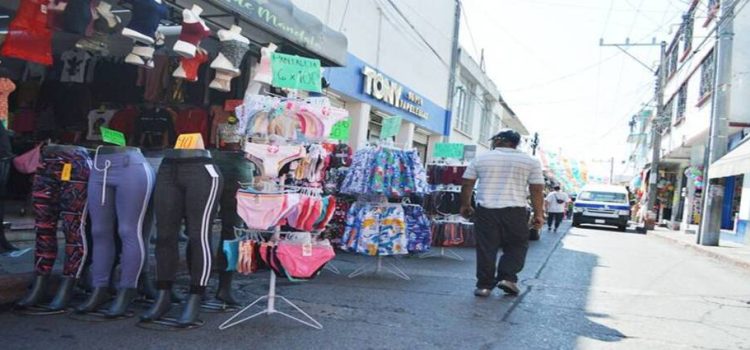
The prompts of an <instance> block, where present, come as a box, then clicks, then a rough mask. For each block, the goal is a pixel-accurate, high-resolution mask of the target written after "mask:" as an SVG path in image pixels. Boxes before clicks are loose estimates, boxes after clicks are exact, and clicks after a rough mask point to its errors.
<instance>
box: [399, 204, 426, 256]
mask: <svg viewBox="0 0 750 350" xmlns="http://www.w3.org/2000/svg"><path fill="white" fill-rule="evenodd" d="M404 216H405V218H406V232H407V234H408V237H407V239H408V241H409V243H408V246H407V250H409V253H423V252H426V251H428V250H430V244H431V241H432V240H431V234H430V220H429V219H428V218H427V215H425V213H424V210H423V209H422V207H420V206H418V205H404Z"/></svg>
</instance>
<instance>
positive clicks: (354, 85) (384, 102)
mask: <svg viewBox="0 0 750 350" xmlns="http://www.w3.org/2000/svg"><path fill="white" fill-rule="evenodd" d="M324 76H325V78H326V80H327V81H328V82H329V83H330V88H331V89H333V90H336V91H337V92H339V93H341V94H343V95H346V96H348V97H350V98H353V99H355V100H358V101H361V102H364V103H367V104H370V105H371V106H373V107H374V108H377V109H379V110H381V111H383V112H384V113H386V114H390V115H398V116H401V117H402V118H403V119H404V120H405V121H409V122H412V123H414V124H416V125H418V126H420V127H422V128H424V129H427V130H429V131H431V132H434V133H437V134H440V135H447V133H448V131H450V128H449V126H450V112H449V111H447V110H446V109H444V108H442V107H440V106H438V105H437V104H436V103H434V102H432V101H430V100H429V99H427V98H424V97H423V96H422V95H420V94H418V93H416V92H415V91H414V90H411V89H410V88H409V87H407V86H404V85H403V84H401V83H399V82H397V81H396V80H394V79H392V78H390V77H389V76H387V75H385V74H383V73H381V72H379V71H377V70H376V69H375V68H373V67H371V66H369V65H368V64H367V63H365V62H364V61H362V60H360V59H359V58H357V57H356V56H354V55H352V54H351V53H350V54H349V55H348V57H347V64H346V66H345V67H337V68H328V69H327V70H326V73H325V75H324Z"/></svg>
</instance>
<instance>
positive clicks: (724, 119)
mask: <svg viewBox="0 0 750 350" xmlns="http://www.w3.org/2000/svg"><path fill="white" fill-rule="evenodd" d="M737 3H739V0H733V1H730V0H722V1H721V2H720V7H719V8H720V9H721V17H720V19H719V22H718V24H717V26H718V28H717V31H716V47H715V49H714V52H715V53H716V58H715V60H714V90H713V94H714V95H713V96H714V97H713V99H712V100H713V101H712V108H711V125H710V126H709V142H708V149H707V151H706V155H707V156H706V157H705V159H704V169H705V170H704V171H705V174H706V175H708V172H709V169H710V167H711V164H713V163H714V162H715V161H717V160H719V158H721V157H722V156H723V155H725V154H726V153H727V136H728V131H729V130H728V129H729V106H730V100H729V98H730V93H731V81H732V46H733V40H734V20H733V18H734V8H735V6H736V5H737ZM709 181H710V182H709V183H708V186H707V188H705V189H704V191H703V195H702V196H703V218H702V219H701V225H700V230H699V231H698V237H697V240H698V243H699V244H700V245H706V246H718V245H719V238H720V236H721V211H722V204H723V201H724V179H723V178H719V179H710V180H709Z"/></svg>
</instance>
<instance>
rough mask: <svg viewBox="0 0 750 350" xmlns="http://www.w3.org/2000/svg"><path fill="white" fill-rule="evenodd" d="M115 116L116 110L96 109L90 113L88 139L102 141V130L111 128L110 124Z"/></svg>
mask: <svg viewBox="0 0 750 350" xmlns="http://www.w3.org/2000/svg"><path fill="white" fill-rule="evenodd" d="M114 115H115V110H113V109H96V110H93V111H91V112H89V115H88V120H89V128H88V130H89V131H88V134H87V135H86V139H87V140H89V141H101V139H102V133H101V129H100V128H102V127H105V128H109V123H110V121H111V120H112V117H113V116H114Z"/></svg>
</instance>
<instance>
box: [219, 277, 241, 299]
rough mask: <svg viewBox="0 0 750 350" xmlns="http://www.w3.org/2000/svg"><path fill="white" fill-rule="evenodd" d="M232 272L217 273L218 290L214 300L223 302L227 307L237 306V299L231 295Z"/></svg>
mask: <svg viewBox="0 0 750 350" xmlns="http://www.w3.org/2000/svg"><path fill="white" fill-rule="evenodd" d="M232 276H233V274H232V272H220V273H219V288H218V289H217V290H216V299H219V300H221V301H223V302H224V303H225V304H227V305H232V306H236V305H239V303H238V302H237V299H235V298H234V293H232Z"/></svg>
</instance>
